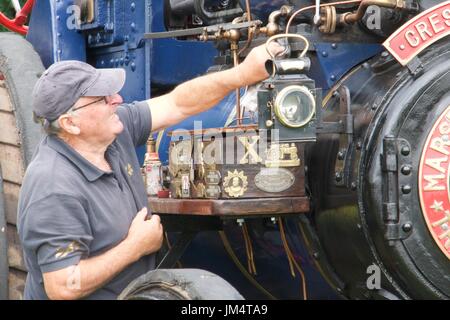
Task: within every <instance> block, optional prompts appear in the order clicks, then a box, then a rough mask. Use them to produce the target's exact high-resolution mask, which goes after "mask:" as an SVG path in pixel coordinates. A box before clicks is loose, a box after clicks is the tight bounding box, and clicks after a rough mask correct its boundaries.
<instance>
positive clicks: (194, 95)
mask: <svg viewBox="0 0 450 320" xmlns="http://www.w3.org/2000/svg"><path fill="white" fill-rule="evenodd" d="M245 85H246V82H245V79H244V76H243V75H242V72H241V70H240V69H239V67H238V68H232V69H228V70H224V71H220V72H216V73H211V74H207V75H205V76H201V77H198V78H195V79H192V80H190V81H187V82H185V83H183V84H181V85H179V86H177V87H176V88H175V89H174V90H173V91H172V92H171V93H170V96H171V98H172V99H173V102H174V104H175V105H177V106H178V107H179V110H180V111H181V112H183V113H184V114H185V115H186V116H190V115H194V114H197V113H199V112H201V111H204V110H207V109H209V108H210V107H212V106H213V105H216V104H217V103H219V102H220V100H222V99H223V98H224V97H225V96H226V95H227V94H229V93H230V92H231V91H233V90H234V89H237V88H239V87H241V86H245Z"/></svg>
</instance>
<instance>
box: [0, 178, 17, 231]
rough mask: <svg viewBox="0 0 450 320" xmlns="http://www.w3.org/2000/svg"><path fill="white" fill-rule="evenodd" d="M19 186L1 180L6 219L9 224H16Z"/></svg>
mask: <svg viewBox="0 0 450 320" xmlns="http://www.w3.org/2000/svg"><path fill="white" fill-rule="evenodd" d="M19 192H20V186H19V185H17V184H15V183H11V182H7V181H3V193H4V199H5V210H6V221H7V222H8V223H10V224H13V225H16V224H17V202H18V199H19Z"/></svg>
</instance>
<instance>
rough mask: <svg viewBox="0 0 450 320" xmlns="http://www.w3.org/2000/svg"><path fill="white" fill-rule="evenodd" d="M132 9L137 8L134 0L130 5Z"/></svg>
mask: <svg viewBox="0 0 450 320" xmlns="http://www.w3.org/2000/svg"><path fill="white" fill-rule="evenodd" d="M130 8H131V11H134V10H135V9H136V3H134V2H132V3H131V5H130Z"/></svg>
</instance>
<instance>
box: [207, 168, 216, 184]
mask: <svg viewBox="0 0 450 320" xmlns="http://www.w3.org/2000/svg"><path fill="white" fill-rule="evenodd" d="M205 182H206V183H207V184H219V182H220V172H219V171H218V170H207V171H206V173H205Z"/></svg>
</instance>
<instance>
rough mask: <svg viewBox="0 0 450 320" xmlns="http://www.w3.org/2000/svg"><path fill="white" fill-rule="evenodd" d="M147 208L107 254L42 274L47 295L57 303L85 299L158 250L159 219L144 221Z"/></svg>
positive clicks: (159, 237)
mask: <svg viewBox="0 0 450 320" xmlns="http://www.w3.org/2000/svg"><path fill="white" fill-rule="evenodd" d="M146 216H147V209H143V210H141V211H139V212H138V214H137V215H136V218H135V219H134V220H133V222H132V224H131V226H130V230H129V232H128V236H127V237H126V238H125V239H124V240H123V241H122V242H121V243H119V244H118V245H117V246H115V247H114V248H112V249H110V250H108V251H106V252H105V253H103V254H101V255H99V256H96V257H92V258H88V259H85V260H81V261H80V263H79V264H78V265H74V266H70V267H67V268H64V269H60V270H57V271H52V272H46V273H44V274H43V278H44V286H45V291H46V293H47V296H48V297H49V298H50V299H56V300H66V299H67V300H72V299H80V298H83V297H85V296H87V295H89V294H91V293H93V292H94V291H96V290H97V289H99V288H101V287H102V286H104V285H105V284H106V283H108V282H109V281H110V280H112V279H113V278H114V277H115V276H116V275H117V274H118V273H119V272H121V271H122V270H124V269H125V268H126V267H127V266H129V265H130V264H132V263H133V262H135V261H137V260H139V259H140V258H141V257H143V256H145V255H148V254H150V253H153V252H155V251H157V250H158V249H159V248H160V247H161V244H162V232H163V229H162V226H161V223H160V219H159V216H157V215H152V217H151V219H150V220H145V218H146Z"/></svg>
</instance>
